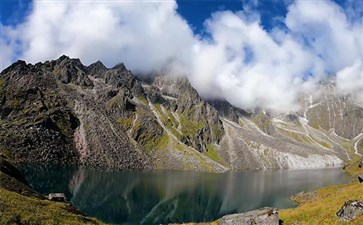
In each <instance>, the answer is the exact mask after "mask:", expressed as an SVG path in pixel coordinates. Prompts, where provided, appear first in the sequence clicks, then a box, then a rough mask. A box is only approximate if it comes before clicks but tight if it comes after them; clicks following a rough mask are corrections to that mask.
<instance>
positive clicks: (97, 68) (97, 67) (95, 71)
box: [87, 60, 107, 77]
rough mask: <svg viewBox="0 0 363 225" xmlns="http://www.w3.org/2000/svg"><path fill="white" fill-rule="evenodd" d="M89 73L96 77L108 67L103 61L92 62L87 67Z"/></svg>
mask: <svg viewBox="0 0 363 225" xmlns="http://www.w3.org/2000/svg"><path fill="white" fill-rule="evenodd" d="M87 70H88V73H89V75H91V76H94V77H101V75H103V73H105V72H106V71H107V67H106V66H105V65H103V63H102V62H101V61H99V60H98V61H97V62H94V63H92V64H91V65H89V66H88V67H87Z"/></svg>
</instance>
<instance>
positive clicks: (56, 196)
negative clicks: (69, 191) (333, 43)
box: [48, 193, 67, 202]
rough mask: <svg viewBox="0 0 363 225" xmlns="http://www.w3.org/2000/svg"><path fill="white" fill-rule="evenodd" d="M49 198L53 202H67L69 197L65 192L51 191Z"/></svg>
mask: <svg viewBox="0 0 363 225" xmlns="http://www.w3.org/2000/svg"><path fill="white" fill-rule="evenodd" d="M48 199H49V200H50V201H53V202H67V198H66V196H65V194H64V193H50V194H49V195H48Z"/></svg>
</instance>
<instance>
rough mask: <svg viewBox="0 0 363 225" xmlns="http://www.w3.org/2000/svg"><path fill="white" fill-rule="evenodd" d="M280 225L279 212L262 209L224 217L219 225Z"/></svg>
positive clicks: (273, 209) (271, 209)
mask: <svg viewBox="0 0 363 225" xmlns="http://www.w3.org/2000/svg"><path fill="white" fill-rule="evenodd" d="M250 224H254V225H279V224H281V222H280V219H279V216H278V210H277V209H275V208H262V209H257V210H253V211H249V212H245V213H237V214H231V215H226V216H223V217H222V218H221V219H220V220H219V222H218V225H250Z"/></svg>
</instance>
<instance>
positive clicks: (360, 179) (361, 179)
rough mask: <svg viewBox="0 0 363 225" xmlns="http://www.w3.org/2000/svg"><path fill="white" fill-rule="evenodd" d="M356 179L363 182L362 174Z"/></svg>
mask: <svg viewBox="0 0 363 225" xmlns="http://www.w3.org/2000/svg"><path fill="white" fill-rule="evenodd" d="M358 181H359V183H362V182H363V174H361V175H358Z"/></svg>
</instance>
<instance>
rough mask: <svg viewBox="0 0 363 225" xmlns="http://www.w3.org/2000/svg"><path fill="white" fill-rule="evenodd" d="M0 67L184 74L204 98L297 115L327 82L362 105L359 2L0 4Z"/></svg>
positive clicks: (362, 4) (18, 0)
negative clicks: (70, 65) (54, 65)
mask: <svg viewBox="0 0 363 225" xmlns="http://www.w3.org/2000/svg"><path fill="white" fill-rule="evenodd" d="M0 10H1V11H0V13H1V14H0V23H1V24H0V26H1V34H0V41H1V42H0V50H1V52H0V53H1V55H0V69H1V70H2V69H4V68H6V67H7V66H9V65H10V64H11V63H13V62H15V61H16V60H18V59H23V60H26V61H27V62H30V63H36V62H38V61H46V60H50V59H56V58H58V57H59V56H61V55H63V54H65V55H69V56H70V57H75V58H80V59H81V61H82V62H83V63H84V64H87V65H88V64H91V63H92V62H95V61H97V60H101V61H102V62H103V63H104V64H105V65H106V66H108V67H112V66H113V65H115V64H118V63H120V62H123V63H125V65H126V66H127V67H128V68H129V69H131V70H132V71H135V72H138V73H145V74H152V73H153V72H159V71H162V72H164V73H166V74H171V75H181V74H183V75H186V76H188V78H189V80H190V81H191V83H192V85H193V86H194V87H195V88H196V89H197V90H198V92H199V93H200V94H201V95H202V96H203V97H205V98H214V99H222V100H227V101H229V102H230V103H231V104H233V105H235V106H237V107H241V108H243V109H246V110H253V109H255V108H262V109H265V110H269V111H273V112H292V111H297V110H299V109H300V105H299V103H298V100H299V98H300V97H301V96H303V95H306V94H309V93H314V94H316V93H319V83H320V82H321V81H322V80H324V79H326V78H327V77H331V79H333V80H334V81H335V82H336V87H337V91H338V93H339V94H341V95H350V96H352V98H353V99H354V100H355V101H356V102H358V103H363V0H336V1H333V0H300V1H293V0H223V1H222V0H196V1H192V0H179V1H175V0H160V1H152V0H145V1H141V0H139V1H130V0H104V1H101V0H78V1H77V0H76V1H69V0H68V1H66V0H59V1H57V0H37V1H34V0H1V1H0Z"/></svg>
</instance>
